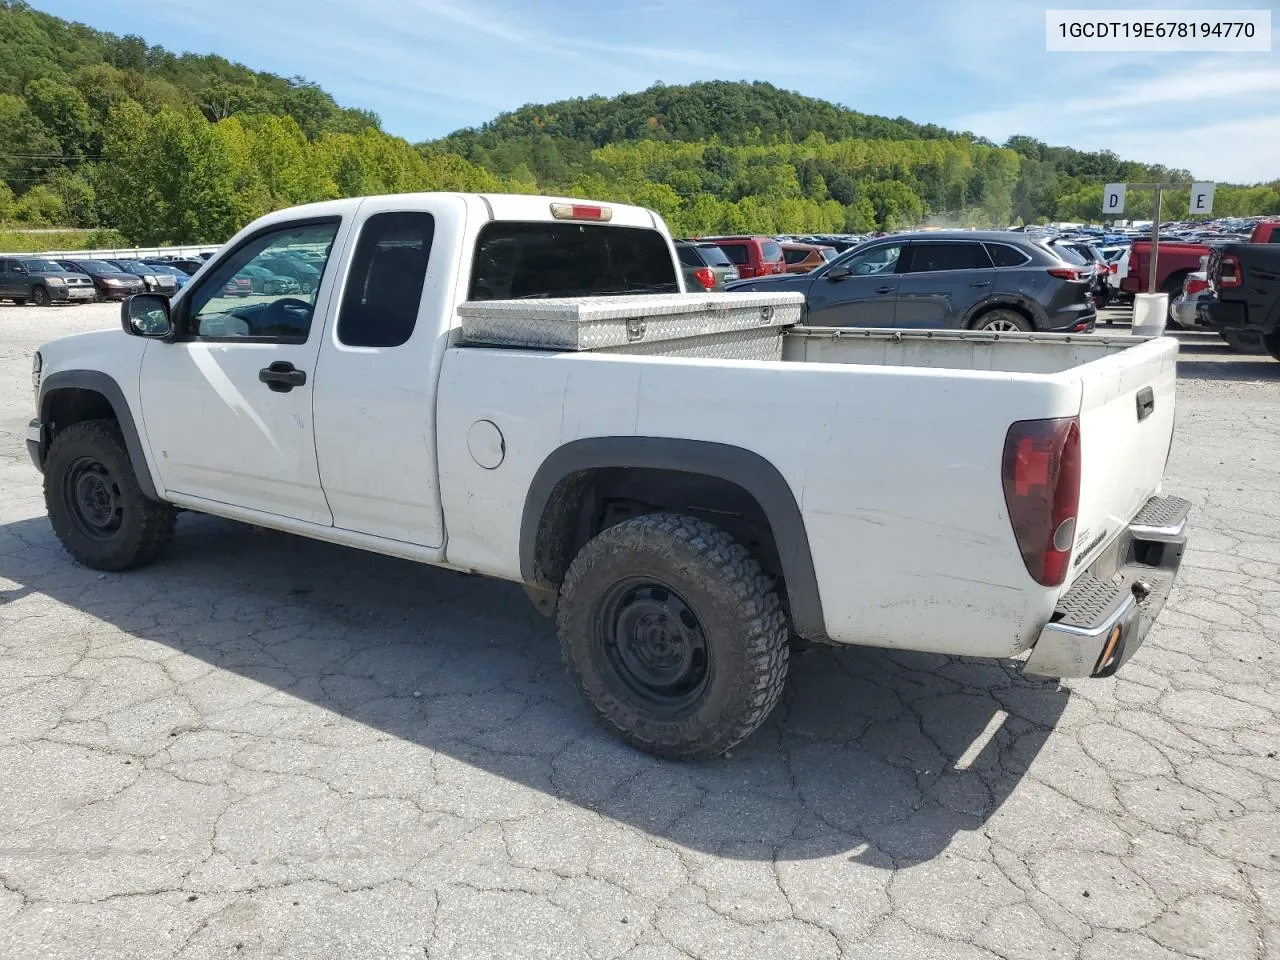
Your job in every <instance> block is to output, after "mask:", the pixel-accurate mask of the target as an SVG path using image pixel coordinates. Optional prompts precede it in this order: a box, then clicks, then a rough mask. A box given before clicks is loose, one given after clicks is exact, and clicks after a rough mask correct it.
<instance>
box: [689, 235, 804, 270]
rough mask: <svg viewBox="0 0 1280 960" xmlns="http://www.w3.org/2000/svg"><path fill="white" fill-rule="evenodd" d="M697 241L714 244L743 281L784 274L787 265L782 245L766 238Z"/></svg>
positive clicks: (708, 238)
mask: <svg viewBox="0 0 1280 960" xmlns="http://www.w3.org/2000/svg"><path fill="white" fill-rule="evenodd" d="M698 239H699V240H700V241H701V240H705V241H708V242H710V243H714V244H715V245H716V246H717V247H719V248H720V249H721V250H723V251H724V252H725V256H727V257H728V258H729V259H730V260H732V261H733V264H734V266H736V267H737V268H738V276H739V277H740V278H741V279H743V280H746V279H747V278H749V277H769V276H772V275H773V274H775V273H785V272H786V269H787V264H786V261H785V260H784V258H783V255H782V244H780V243H778V241H776V240H771V239H769V238H768V237H699V238H698Z"/></svg>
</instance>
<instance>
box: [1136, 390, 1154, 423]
mask: <svg viewBox="0 0 1280 960" xmlns="http://www.w3.org/2000/svg"><path fill="white" fill-rule="evenodd" d="M1155 410H1156V395H1155V393H1153V392H1152V390H1151V388H1150V387H1143V388H1142V389H1141V390H1139V391H1138V422H1139V423H1141V422H1142V421H1143V420H1145V419H1147V417H1149V416H1151V414H1153V413H1155Z"/></svg>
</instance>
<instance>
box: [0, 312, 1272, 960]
mask: <svg viewBox="0 0 1280 960" xmlns="http://www.w3.org/2000/svg"><path fill="white" fill-rule="evenodd" d="M116 316H117V312H116V308H114V307H110V306H105V307H96V306H86V307H78V308H50V309H45V310H41V309H38V308H34V307H24V308H17V307H13V306H11V305H7V304H6V305H3V306H0V491H2V496H0V957H3V958H5V960H9V958H15V960H16V958H21V960H27V958H63V957H66V958H87V957H92V958H94V960H108V958H117V957H118V958H130V960H138V958H153V957H155V958H159V957H168V958H205V957H233V958H249V957H290V958H299V960H304V958H305V960H316V958H379V960H381V958H400V957H405V958H408V957H417V958H431V960H461V958H477V960H478V958H526V957H531V958H532V957H537V958H540V957H547V958H556V960H576V958H584V960H612V958H627V960H675V958H700V960H712V958H749V960H767V958H774V957H778V958H805V960H820V958H837V957H844V958H865V960H872V958H885V960H904V958H911V960H916V958H934V957H938V958H956V960H979V958H1001V960H1033V958H1034V960H1041V958H1047V957H1052V958H1080V960H1113V958H1124V960H1165V958H1173V957H1203V958H1212V960H1258V958H1271V957H1280V812H1278V811H1280V758H1277V751H1278V750H1280V722H1278V721H1277V708H1278V706H1280V654H1278V651H1277V644H1276V638H1277V636H1278V635H1280V614H1278V613H1277V609H1278V608H1280V443H1278V442H1277V440H1278V439H1280V363H1276V362H1274V361H1272V360H1270V359H1269V358H1255V357H1240V356H1235V355H1232V354H1229V353H1227V352H1226V351H1225V348H1224V346H1223V345H1221V344H1220V343H1219V342H1218V341H1217V340H1216V338H1214V337H1213V336H1212V335H1208V334H1186V335H1183V339H1184V344H1185V350H1184V353H1183V356H1182V362H1181V370H1180V375H1181V379H1180V381H1179V392H1178V429H1177V437H1176V440H1175V444H1174V448H1173V454H1172V459H1171V460H1170V463H1169V468H1168V474H1167V481H1166V487H1167V490H1168V491H1169V492H1171V493H1177V494H1179V495H1182V496H1186V497H1188V498H1190V499H1191V500H1192V501H1193V502H1194V503H1195V509H1194V512H1193V513H1192V517H1191V527H1192V530H1191V532H1192V540H1191V547H1190V549H1189V551H1188V553H1187V556H1186V560H1185V564H1184V566H1183V572H1182V576H1181V579H1180V581H1179V583H1178V585H1177V587H1176V588H1175V590H1174V593H1173V596H1172V599H1171V600H1170V602H1169V605H1168V606H1167V607H1166V609H1165V611H1164V614H1163V616H1162V618H1161V619H1160V621H1159V623H1158V624H1157V626H1156V628H1155V630H1154V631H1153V633H1152V635H1151V637H1150V639H1149V640H1148V642H1147V644H1146V645H1145V646H1144V648H1143V649H1142V650H1141V651H1140V652H1139V653H1138V655H1137V656H1136V657H1135V659H1134V660H1133V661H1132V662H1131V663H1129V664H1128V665H1127V667H1126V668H1125V669H1124V670H1122V671H1121V673H1120V675H1119V676H1118V677H1115V678H1112V679H1108V680H1092V681H1070V682H1067V683H1064V684H1061V685H1060V684H1058V683H1056V682H1041V681H1033V680H1030V679H1026V678H1023V677H1021V676H1020V675H1019V673H1018V672H1017V669H1016V665H1013V664H1009V663H997V662H985V661H970V660H962V659H956V658H951V657H942V656H929V655H922V654H905V653H897V654H891V653H884V652H880V651H876V650H870V649H847V650H838V651H828V650H818V651H812V652H809V653H806V654H805V655H803V656H802V657H801V658H800V659H799V660H798V661H797V662H796V663H795V666H794V670H793V674H792V684H791V688H790V691H789V693H788V694H787V697H786V700H785V702H784V703H783V705H782V707H781V708H780V709H779V710H778V711H777V713H776V714H775V715H774V717H773V718H772V719H771V720H770V721H769V723H768V724H767V725H766V726H765V727H764V728H763V729H762V730H761V731H760V732H759V733H758V734H757V735H756V736H754V737H753V738H752V739H751V740H750V741H748V742H747V743H745V744H743V745H742V746H740V747H739V748H738V749H736V750H735V751H734V752H733V754H732V755H731V756H730V757H727V758H725V759H723V760H720V761H717V762H715V763H709V764H702V765H683V764H675V763H662V762H659V761H656V760H653V759H651V758H649V757H646V756H643V755H640V754H638V753H635V752H632V751H631V750H629V749H628V748H626V747H624V746H622V745H620V744H618V743H617V742H615V741H614V740H613V739H611V738H610V737H609V736H607V735H606V734H605V733H603V732H602V731H601V730H600V728H598V727H597V726H596V725H595V724H594V723H593V722H592V720H591V718H590V717H589V716H588V714H587V712H586V710H585V709H584V708H583V706H582V705H581V704H580V703H579V701H578V699H577V697H576V695H575V694H574V692H573V691H572V689H571V688H570V687H569V684H568V682H567V680H566V678H565V675H564V671H563V669H562V667H561V665H560V662H559V658H558V651H557V646H556V643H555V640H554V636H553V632H552V629H551V627H550V624H549V622H548V621H546V620H544V619H542V618H541V617H540V616H538V615H537V614H536V613H534V612H533V610H532V607H531V605H530V604H529V603H528V601H527V600H526V599H525V597H524V595H523V593H522V592H521V591H520V589H519V588H518V587H516V586H513V585H509V584H504V583H497V582H492V581H487V580H483V579H479V578H468V577H464V576H459V575H456V574H454V573H450V572H443V571H438V570H433V569H430V568H425V567H420V566H416V565H414V564H411V563H407V562H401V561H396V560H390V559H386V558H382V557H376V556H371V555H366V554H362V553H358V552H354V551H350V550H346V549H343V548H339V547H334V546H329V545H325V544H321V543H315V542H310V541H307V540H302V539H298V538H294V537H290V536H286V535H283V534H275V533H260V532H255V531H254V530H252V529H250V528H249V527H245V526H241V525H237V524H234V523H229V522H223V521H220V520H213V519H210V518H205V517H198V516H193V515H190V514H184V515H183V516H182V518H181V519H180V521H179V524H178V534H177V537H176V539H175V541H174V543H173V544H172V547H171V548H170V550H169V552H168V553H167V554H166V555H165V556H164V557H163V558H162V559H161V561H160V562H159V563H157V564H156V565H154V566H152V567H149V568H147V569H145V570H141V571H137V572H134V573H129V574H126V575H100V574H98V573H96V572H94V571H90V570H87V569H85V568H83V567H79V566H77V565H76V564H74V563H73V562H72V561H71V560H70V559H69V558H68V557H67V556H66V554H64V553H63V552H62V550H61V549H60V548H59V546H58V544H57V543H56V542H55V540H54V537H53V534H52V533H51V531H50V528H49V524H48V522H47V521H46V519H45V516H44V507H43V503H42V498H41V493H40V479H39V476H38V474H37V473H36V471H35V470H34V469H33V468H32V466H31V465H30V463H29V462H28V460H27V455H26V450H25V445H24V442H23V437H24V428H25V424H26V421H27V420H28V419H29V417H30V416H31V409H30V408H31V387H30V375H29V371H30V355H31V352H32V350H33V349H34V348H35V347H36V346H37V345H38V344H39V343H40V342H42V341H43V340H46V339H50V338H52V337H55V336H59V335H62V334H66V333H70V332H74V331H77V330H83V329H91V328H95V327H110V326H112V325H114V324H115V323H116ZM1273 604H1275V606H1273Z"/></svg>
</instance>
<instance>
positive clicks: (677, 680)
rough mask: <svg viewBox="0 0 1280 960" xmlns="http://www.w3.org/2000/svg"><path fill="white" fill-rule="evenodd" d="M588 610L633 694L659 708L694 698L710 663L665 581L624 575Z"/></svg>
mask: <svg viewBox="0 0 1280 960" xmlns="http://www.w3.org/2000/svg"><path fill="white" fill-rule="evenodd" d="M593 612H594V618H593V619H594V621H595V624H594V625H595V630H594V631H593V633H594V636H595V640H596V642H597V643H598V644H600V647H601V652H602V653H603V655H604V656H605V657H606V658H607V659H608V662H609V664H610V666H611V667H612V668H613V669H614V671H615V672H616V673H617V676H618V679H619V680H620V681H621V682H622V683H624V684H625V685H626V686H627V687H628V689H630V691H631V692H632V694H634V695H635V696H636V697H638V698H639V699H641V700H644V701H646V702H647V703H649V704H651V705H652V706H653V708H654V709H655V710H658V711H661V712H663V713H678V712H679V711H680V710H682V709H684V708H686V707H688V706H689V705H690V704H691V703H693V702H694V701H696V700H697V698H698V695H699V694H700V693H701V692H702V689H703V687H704V686H705V685H706V682H707V676H708V674H709V672H710V669H711V663H710V657H709V655H708V651H707V638H706V636H705V635H704V634H703V632H702V625H701V624H700V623H699V622H698V618H697V616H695V615H694V612H693V610H692V609H690V607H689V604H688V603H687V602H686V601H685V599H684V598H683V597H682V596H680V594H679V593H677V592H676V591H675V590H673V589H672V588H671V587H669V586H667V585H666V584H665V583H658V582H656V581H653V580H647V579H645V578H633V579H627V580H623V581H621V582H619V583H617V584H615V585H614V586H613V587H612V588H610V589H609V590H608V591H607V592H606V593H605V594H604V595H603V596H602V597H601V598H600V599H599V600H598V601H597V602H596V604H595V609H594V611H593Z"/></svg>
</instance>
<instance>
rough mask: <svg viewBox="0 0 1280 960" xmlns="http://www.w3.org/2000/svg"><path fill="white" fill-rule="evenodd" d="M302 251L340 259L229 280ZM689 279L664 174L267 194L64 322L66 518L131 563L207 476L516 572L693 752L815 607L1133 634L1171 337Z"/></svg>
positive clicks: (1023, 641) (779, 679) (1029, 651)
mask: <svg viewBox="0 0 1280 960" xmlns="http://www.w3.org/2000/svg"><path fill="white" fill-rule="evenodd" d="M282 258H295V259H297V260H301V261H302V262H305V263H309V264H310V265H311V266H313V267H314V268H315V270H316V271H318V278H319V282H318V286H316V287H315V288H314V289H313V290H312V291H311V292H307V293H303V292H299V291H294V292H290V293H281V292H280V289H281V288H280V287H270V289H271V290H272V291H273V293H271V294H270V295H268V294H266V293H265V292H259V293H257V294H254V295H252V296H248V297H245V298H243V299H234V298H233V297H232V296H231V294H232V293H234V292H237V291H241V290H242V288H241V287H239V286H237V284H236V283H234V282H232V281H233V278H235V277H237V276H242V275H245V273H246V271H245V267H246V266H254V267H261V268H262V269H263V270H265V271H267V273H268V274H281V273H283V272H284V271H283V269H282ZM248 273H249V274H252V275H257V276H261V274H260V272H258V271H248ZM255 289H256V288H255ZM265 289H267V287H266V286H265V285H264V287H263V290H264V291H265ZM682 291H683V285H682V281H681V280H680V269H679V266H678V262H677V260H676V256H675V251H674V248H673V246H672V242H671V238H670V236H669V234H668V232H667V230H666V228H665V226H664V224H663V223H662V221H661V220H660V219H659V218H658V217H657V216H656V215H655V214H653V213H652V212H650V211H648V210H644V209H639V208H635V207H627V206H622V205H604V204H598V203H590V202H584V201H576V200H575V201H570V200H558V199H553V198H547V197H528V196H495V195H467V194H413V195H401V196H388V197H370V198H364V199H349V200H338V201H333V202H329V203H322V204H316V205H311V206H306V207H300V208H296V209H291V210H283V211H279V212H277V213H273V214H270V215H269V216H266V217H264V218H262V219H260V220H258V221H257V222H255V223H253V224H251V225H249V226H248V227H246V228H245V229H244V230H243V231H241V232H240V233H239V234H238V235H237V236H236V237H234V238H233V239H232V240H231V241H230V242H229V243H227V244H226V245H225V247H223V249H222V250H221V252H220V253H219V254H218V255H217V256H215V257H214V258H212V259H211V260H210V261H209V262H208V263H207V264H206V265H205V266H204V268H203V269H201V270H200V271H199V272H198V273H197V274H196V275H195V276H194V278H193V279H192V281H191V283H190V284H188V286H187V287H186V288H185V289H183V290H182V291H181V292H179V293H178V294H177V295H176V296H175V297H174V298H173V300H172V302H170V301H169V300H167V299H165V298H164V297H162V296H158V295H152V294H142V295H138V296H135V297H133V298H132V299H131V300H129V301H127V302H126V303H125V304H124V305H123V306H122V316H121V325H122V327H123V330H122V331H119V330H117V331H100V332H95V333H88V334H82V335H78V336H73V337H67V338H64V339H60V340H56V341H54V342H51V343H48V344H46V345H44V346H43V347H41V348H40V351H39V352H38V353H37V354H36V356H35V358H34V370H33V379H34V386H35V403H36V410H37V417H36V419H34V420H33V421H32V422H31V425H30V429H29V433H28V441H27V442H28V446H29V448H30V452H31V456H32V459H33V460H34V462H35V464H36V466H37V467H38V468H39V469H40V470H42V471H43V473H44V491H45V500H46V504H47V509H48V513H49V516H50V518H51V521H52V525H53V529H54V531H55V532H56V534H57V536H58V537H59V539H60V540H61V542H62V543H63V545H64V546H65V548H66V549H67V550H68V551H69V552H70V553H71V555H72V556H73V557H75V558H76V559H78V560H79V561H81V562H82V563H84V564H87V565H89V566H90V567H94V568H97V569H101V570H124V569H127V568H130V567H135V566H138V565H140V564H143V563H147V562H149V561H151V560H154V559H155V558H156V557H157V556H158V555H159V554H160V552H161V550H162V549H163V548H164V546H165V544H166V543H167V542H168V540H169V539H170V537H171V536H172V535H173V532H174V520H175V515H176V513H177V512H178V511H179V510H192V511H199V512H201V513H206V514H214V515H217V516H220V517H227V518H231V519H234V520H239V521H245V522H248V523H252V524H256V525H260V526H263V527H269V528H274V529H277V530H282V531H287V532H290V533H295V534H299V535H302V536H306V537H313V538H316V539H320V540H326V541H330V542H334V543H339V544H345V545H347V546H351V547H356V548H359V549H363V550H370V551H374V552H377V553H382V554H389V555H391V556H396V557H402V558H405V559H408V560H414V561H418V562H421V563H426V564H433V565H437V566H443V567H448V568H451V569H455V570H460V571H468V572H472V573H477V574H484V575H487V576H492V577H500V578H503V579H507V580H511V581H515V582H518V583H522V584H523V585H524V586H525V587H526V589H527V590H528V592H529V594H530V596H531V597H532V598H533V600H534V602H535V603H536V604H537V605H538V606H539V608H540V609H542V610H543V611H544V612H546V613H548V614H554V615H555V617H556V621H557V627H558V632H559V636H560V640H561V644H562V648H563V653H564V656H565V659H566V661H567V663H568V667H569V671H570V674H571V675H572V678H573V680H574V682H575V683H576V684H577V686H578V687H579V688H580V689H581V691H582V693H583V695H584V696H585V698H586V700H587V701H588V702H589V703H590V704H591V705H592V706H593V707H594V708H595V710H596V711H597V712H598V713H599V714H600V716H601V717H602V718H603V720H604V721H605V722H606V724H607V725H608V726H610V727H611V728H612V729H613V730H614V731H615V732H617V733H619V734H621V735H622V736H623V737H625V738H626V739H627V740H628V741H630V742H631V743H632V744H634V745H636V746H638V747H640V748H641V749H644V750H648V751H651V752H654V753H656V754H659V755H663V756H669V757H687V758H696V757H708V756H714V755H717V754H720V753H723V752H724V751H725V750H727V749H729V748H730V747H731V746H733V745H734V744H735V743H737V742H738V741H740V740H742V739H743V738H744V737H746V736H748V735H749V734H750V733H751V732H752V731H753V730H754V729H755V728H756V727H757V726H759V724H760V723H761V722H762V721H763V720H764V719H765V717H766V716H767V715H768V714H769V712H770V710H771V709H772V707H773V706H774V704H775V703H776V702H777V700H778V697H779V695H780V694H781V692H782V688H783V685H784V682H785V679H786V675H787V665H788V656H789V651H790V648H791V645H792V644H793V643H794V642H796V639H797V638H803V639H805V640H807V641H809V642H817V643H835V644H868V645H875V646H881V647H892V648H901V649H910V650H923V651H934V652H939V653H947V654H961V655H965V656H973V657H994V658H1018V657H1021V658H1023V660H1024V663H1023V669H1024V670H1025V671H1027V672H1029V673H1034V674H1038V675H1045V676H1072V677H1089V676H1107V675H1110V674H1111V673H1113V672H1114V671H1115V670H1116V669H1117V668H1118V667H1119V666H1120V665H1121V664H1122V663H1123V662H1124V661H1125V660H1127V659H1128V658H1129V657H1130V656H1132V654H1133V652H1134V651H1135V650H1136V649H1137V647H1138V646H1139V644H1140V643H1141V642H1142V640H1143V638H1144V637H1145V635H1146V633H1147V631H1148V630H1149V628H1150V625H1151V622H1152V620H1153V618H1154V617H1155V616H1156V615H1157V613H1158V612H1159V610H1160V608H1161V606H1162V605H1163V603H1164V600H1165V598H1166V596H1167V594H1168V592H1169V589H1170V586H1171V585H1172V582H1173V578H1174V575H1175V573H1176V571H1177V568H1178V565H1179V562H1180V560H1181V556H1182V551H1183V548H1184V546H1185V543H1186V538H1185V534H1184V526H1185V519H1186V515H1187V510H1188V504H1187V503H1186V502H1185V501H1182V500H1179V499H1177V498H1172V497H1170V498H1163V497H1160V496H1159V494H1160V486H1161V477H1162V475H1163V471H1164V467H1165V463H1166V460H1167V458H1168V453H1169V450H1170V445H1171V442H1172V435H1173V413H1174V410H1173V407H1174V383H1175V370H1174V365H1175V359H1176V352H1177V345H1176V343H1175V341H1173V340H1171V339H1168V338H1157V339H1146V340H1144V339H1138V338H1133V337H1103V336H1089V335H1083V336H1073V335H1051V334H1021V333H1012V334H1010V333H998V334H994V333H984V332H946V331H910V332H907V331H903V332H898V331H893V330H853V329H830V328H822V329H817V328H805V327H803V326H800V325H797V324H795V323H793V322H792V321H794V320H795V319H796V318H797V317H798V310H799V304H798V300H797V298H796V297H795V295H793V294H763V295H747V294H733V293H726V294H686V293H683V292H682ZM742 297H747V298H748V299H745V300H744V299H740V298H742ZM751 297H754V299H751ZM566 298H568V299H566ZM575 298H576V299H575ZM744 318H745V319H744ZM610 324H612V326H611V325H610Z"/></svg>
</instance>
